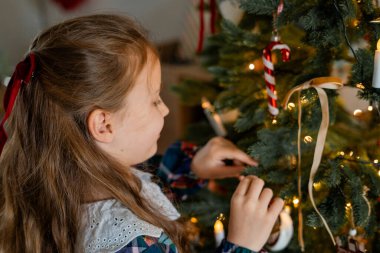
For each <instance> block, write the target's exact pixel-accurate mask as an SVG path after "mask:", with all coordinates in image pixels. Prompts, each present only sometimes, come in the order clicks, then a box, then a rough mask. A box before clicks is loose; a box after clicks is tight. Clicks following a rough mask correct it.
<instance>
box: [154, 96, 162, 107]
mask: <svg viewBox="0 0 380 253" xmlns="http://www.w3.org/2000/svg"><path fill="white" fill-rule="evenodd" d="M161 103H162V100H161V98H159V99H157V100H156V101H154V102H153V105H154V106H159V105H160V104H161Z"/></svg>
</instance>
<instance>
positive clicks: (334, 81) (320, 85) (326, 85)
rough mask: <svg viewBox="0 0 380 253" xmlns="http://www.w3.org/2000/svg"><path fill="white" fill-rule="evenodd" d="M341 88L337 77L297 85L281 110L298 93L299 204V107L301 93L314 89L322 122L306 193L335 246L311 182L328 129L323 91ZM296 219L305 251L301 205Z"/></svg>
mask: <svg viewBox="0 0 380 253" xmlns="http://www.w3.org/2000/svg"><path fill="white" fill-rule="evenodd" d="M342 87H343V84H342V80H341V79H340V78H337V77H318V78H314V79H311V80H309V81H307V82H305V83H303V84H301V85H298V86H296V87H294V88H293V89H291V90H290V91H289V92H288V94H286V96H285V99H284V106H283V108H284V109H285V110H286V109H287V104H288V102H289V99H290V97H291V96H292V95H293V93H294V92H296V91H297V92H298V142H297V146H298V195H299V200H300V202H301V199H302V193H301V117H302V106H301V91H302V90H306V89H309V88H314V89H316V90H317V92H318V96H319V101H320V104H321V108H322V121H321V125H320V127H319V132H318V137H317V142H316V146H315V151H314V159H313V164H312V166H311V170H310V176H309V184H308V191H309V196H310V201H311V203H312V204H313V207H314V209H315V211H316V212H317V214H318V215H319V217H320V218H321V220H322V222H323V224H324V225H325V228H326V230H327V232H328V233H329V235H330V237H331V240H332V241H333V243H334V245H335V244H336V242H335V239H334V236H333V234H332V232H331V229H330V227H329V225H328V224H327V222H326V220H325V218H324V217H323V216H322V214H321V213H320V212H319V210H318V208H317V206H316V204H315V201H314V197H313V182H314V177H315V174H316V173H317V171H318V167H319V164H320V163H321V158H322V153H323V148H324V145H325V140H326V135H327V129H328V127H329V104H328V97H327V94H326V92H325V91H324V90H323V89H333V90H336V89H340V88H342ZM298 218H299V226H298V230H299V232H298V241H299V243H300V246H301V250H302V251H304V250H305V243H304V240H303V217H302V208H301V203H300V205H299V208H298Z"/></svg>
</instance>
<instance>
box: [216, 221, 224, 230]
mask: <svg viewBox="0 0 380 253" xmlns="http://www.w3.org/2000/svg"><path fill="white" fill-rule="evenodd" d="M222 231H224V227H223V223H222V222H221V221H220V220H216V221H215V224H214V232H215V233H220V232H222Z"/></svg>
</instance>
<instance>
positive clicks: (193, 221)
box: [190, 217, 198, 223]
mask: <svg viewBox="0 0 380 253" xmlns="http://www.w3.org/2000/svg"><path fill="white" fill-rule="evenodd" d="M190 221H191V223H198V219H197V218H195V217H191V218H190Z"/></svg>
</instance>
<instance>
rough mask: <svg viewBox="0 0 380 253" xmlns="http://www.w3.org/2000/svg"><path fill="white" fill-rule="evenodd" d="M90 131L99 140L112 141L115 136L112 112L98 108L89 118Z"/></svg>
mask: <svg viewBox="0 0 380 253" xmlns="http://www.w3.org/2000/svg"><path fill="white" fill-rule="evenodd" d="M87 126H88V131H89V132H90V134H91V136H92V137H93V138H94V139H95V140H96V141H98V142H102V143H110V142H112V140H113V138H114V132H113V130H112V122H111V113H110V112H107V111H104V110H101V109H96V110H94V111H92V112H91V113H90V115H89V116H88V118H87Z"/></svg>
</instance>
